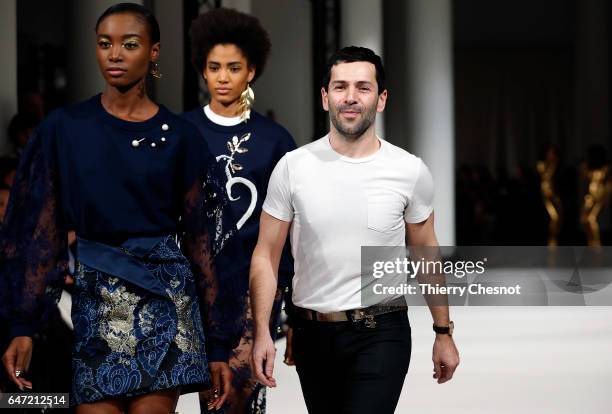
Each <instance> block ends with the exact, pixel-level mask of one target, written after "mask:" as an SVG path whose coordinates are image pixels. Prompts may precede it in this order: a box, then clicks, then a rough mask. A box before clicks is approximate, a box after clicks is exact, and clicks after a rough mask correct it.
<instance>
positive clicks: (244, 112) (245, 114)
mask: <svg viewBox="0 0 612 414" xmlns="http://www.w3.org/2000/svg"><path fill="white" fill-rule="evenodd" d="M254 102H255V93H254V92H253V89H251V86H250V85H249V84H248V83H247V87H246V89H245V90H244V92H242V93H241V94H240V104H239V105H238V113H239V114H240V120H241V121H246V120H248V119H249V118H250V117H251V107H252V106H253V103H254Z"/></svg>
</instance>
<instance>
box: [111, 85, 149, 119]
mask: <svg viewBox="0 0 612 414" xmlns="http://www.w3.org/2000/svg"><path fill="white" fill-rule="evenodd" d="M102 105H103V106H104V109H106V110H107V111H108V112H110V113H111V114H113V115H114V116H116V117H118V118H121V119H125V120H129V121H142V120H146V119H149V118H151V117H152V116H153V115H155V113H156V112H157V109H158V107H157V105H156V104H155V103H154V102H153V101H151V99H149V97H148V96H147V93H146V91H145V87H144V82H139V83H138V84H136V85H134V86H133V87H131V88H129V89H125V90H122V89H119V88H116V87H113V86H110V85H107V86H106V88H105V89H104V92H103V93H102Z"/></svg>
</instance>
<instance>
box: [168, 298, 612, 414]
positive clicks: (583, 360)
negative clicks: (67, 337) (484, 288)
mask: <svg viewBox="0 0 612 414" xmlns="http://www.w3.org/2000/svg"><path fill="white" fill-rule="evenodd" d="M409 314H410V321H411V325H412V339H413V349H412V360H411V364H410V370H409V372H408V377H407V378H406V382H405V383H404V389H403V391H402V396H401V398H400V402H399V404H398V407H397V410H396V412H397V413H417V414H428V413H432V414H433V413H435V414H438V413H444V412H448V413H453V414H459V413H470V414H476V413H487V414H489V413H496V414H503V413H512V414H515V413H522V414H523V413H526V414H529V413H538V414H541V413H555V414H564V413H567V414H570V413H571V414H575V413H580V414H596V413H597V414H599V413H601V414H609V413H612V392H610V389H611V385H612V307H579V306H576V307H455V308H453V309H452V314H451V316H452V319H454V321H455V329H456V331H455V332H456V333H455V341H456V343H457V346H458V347H459V352H460V355H461V365H460V366H459V368H458V370H457V372H456V374H455V378H454V379H453V380H452V381H451V382H449V383H446V384H443V385H438V384H436V382H435V381H434V380H433V379H432V378H431V375H432V366H433V365H432V363H431V347H432V344H433V342H432V341H433V331H432V330H431V317H430V316H429V313H428V310H427V308H425V307H412V308H411V309H410V312H409ZM277 347H278V350H279V353H278V358H277V361H276V364H275V367H276V368H275V376H276V379H277V383H278V384H279V385H278V387H277V388H276V389H272V390H269V392H268V413H269V414H277V413H279V414H302V413H304V414H305V413H306V407H305V405H304V399H303V398H302V396H301V392H300V386H299V381H298V377H297V374H296V373H295V369H294V368H293V367H287V366H286V365H284V364H283V363H282V354H283V352H284V349H285V344H284V342H282V341H279V343H278V345H277ZM322 375H324V373H323V374H322ZM195 398H196V397H195V395H193V394H189V395H186V396H183V397H181V400H180V402H179V407H177V411H179V412H180V413H182V414H188V413H198V412H199V409H198V408H197V403H196V399H195Z"/></svg>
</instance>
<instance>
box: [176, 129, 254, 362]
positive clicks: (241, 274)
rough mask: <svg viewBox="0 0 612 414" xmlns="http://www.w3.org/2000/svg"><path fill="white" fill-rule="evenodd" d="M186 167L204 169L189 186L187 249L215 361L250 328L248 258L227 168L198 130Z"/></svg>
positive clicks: (189, 173)
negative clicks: (225, 172) (247, 320)
mask: <svg viewBox="0 0 612 414" xmlns="http://www.w3.org/2000/svg"><path fill="white" fill-rule="evenodd" d="M197 138H198V140H199V142H198V143H196V144H194V143H193V142H192V144H191V145H192V148H191V149H190V150H188V152H187V154H186V156H187V159H186V160H185V161H184V164H183V165H184V166H183V168H184V169H185V170H186V171H187V174H186V176H187V177H190V176H193V173H192V170H193V169H194V168H197V169H199V170H200V171H199V173H198V174H197V175H196V177H195V180H194V181H193V184H191V185H190V186H189V187H188V191H187V193H186V196H185V201H184V209H183V214H182V218H181V233H180V236H181V237H180V239H181V248H182V249H183V251H184V253H185V255H186V257H187V258H188V259H189V261H190V262H191V264H192V267H193V268H194V274H195V275H196V279H197V280H198V281H199V286H200V291H201V296H202V300H201V302H202V313H203V322H204V328H205V332H206V351H207V354H208V355H207V357H208V360H209V361H225V362H227V361H228V359H229V353H230V351H231V350H232V349H233V348H235V347H236V346H238V343H239V341H240V337H241V335H242V331H243V329H244V310H245V306H246V297H247V287H248V265H249V263H248V260H247V258H246V255H245V254H244V251H243V247H242V242H241V240H240V239H239V236H238V232H237V230H236V226H235V220H234V217H233V215H232V213H231V208H230V206H229V200H228V198H227V196H226V194H225V189H224V185H223V178H222V177H223V175H222V172H221V171H219V170H218V169H217V167H216V166H217V163H216V162H215V159H214V157H213V156H212V154H210V152H209V151H208V148H207V146H206V144H205V141H204V139H203V138H202V137H201V136H200V135H199V134H197Z"/></svg>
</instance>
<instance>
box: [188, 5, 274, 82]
mask: <svg viewBox="0 0 612 414" xmlns="http://www.w3.org/2000/svg"><path fill="white" fill-rule="evenodd" d="M189 37H190V38H191V62H192V63H193V66H195V68H196V70H197V71H198V73H199V74H202V72H203V70H204V66H205V65H206V59H207V58H208V54H209V53H210V50H211V49H212V48H214V47H215V46H216V45H219V44H233V45H235V46H236V47H237V48H238V49H240V51H241V52H242V54H243V55H244V57H245V58H246V60H247V64H248V65H249V66H254V67H255V77H254V78H253V81H255V80H256V79H257V78H258V77H259V75H261V74H262V73H263V69H264V66H265V65H266V60H267V59H268V55H269V54H270V47H271V44H270V36H269V35H268V32H266V30H265V29H264V28H263V27H262V26H261V24H260V23H259V20H258V19H257V18H256V17H253V16H250V15H248V14H245V13H241V12H239V11H237V10H233V9H225V8H222V7H221V8H218V9H213V10H211V11H209V12H206V13H204V14H201V15H199V16H198V17H196V18H195V19H194V20H193V22H191V28H190V29H189Z"/></svg>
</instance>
